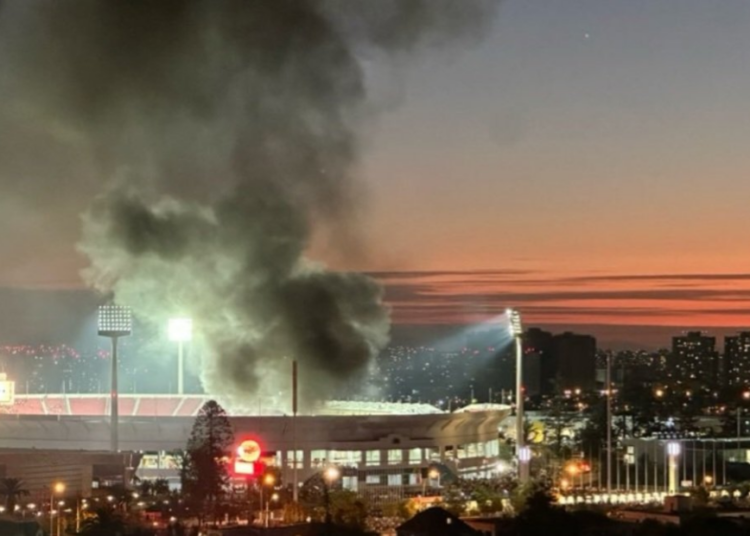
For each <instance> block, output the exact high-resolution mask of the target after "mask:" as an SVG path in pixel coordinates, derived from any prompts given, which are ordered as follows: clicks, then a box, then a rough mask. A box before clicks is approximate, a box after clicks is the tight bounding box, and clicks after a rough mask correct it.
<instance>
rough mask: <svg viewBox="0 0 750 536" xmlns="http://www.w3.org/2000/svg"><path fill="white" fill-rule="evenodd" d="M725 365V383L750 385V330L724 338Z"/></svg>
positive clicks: (723, 373)
mask: <svg viewBox="0 0 750 536" xmlns="http://www.w3.org/2000/svg"><path fill="white" fill-rule="evenodd" d="M723 365H724V366H723V367H722V368H723V370H722V379H723V383H724V384H725V385H750V331H741V332H740V333H738V334H737V335H735V336H731V337H730V336H728V337H725V338H724V362H723Z"/></svg>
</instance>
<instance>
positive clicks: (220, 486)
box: [182, 400, 234, 519]
mask: <svg viewBox="0 0 750 536" xmlns="http://www.w3.org/2000/svg"><path fill="white" fill-rule="evenodd" d="M233 443H234V433H233V432H232V425H231V424H230V423H229V419H228V418H227V414H226V412H225V411H224V409H223V408H222V407H221V406H220V405H219V404H218V403H217V402H216V401H214V400H209V401H208V402H206V403H205V404H204V405H203V407H202V408H201V409H200V412H199V413H198V416H197V417H196V418H195V423H194V424H193V429H192V431H191V432H190V438H189V439H188V444H187V448H186V449H185V457H184V460H183V466H182V480H183V490H184V491H185V494H186V495H187V496H188V498H189V499H190V500H191V502H192V503H193V504H194V505H195V508H196V509H197V511H198V512H199V516H200V515H201V514H209V515H212V516H213V517H214V519H216V515H217V511H218V507H219V502H220V500H221V498H222V496H223V494H224V489H225V487H226V485H227V483H228V480H229V475H228V473H227V468H226V462H225V460H226V458H227V457H228V456H229V454H230V449H231V447H232V444H233ZM201 517H202V516H201Z"/></svg>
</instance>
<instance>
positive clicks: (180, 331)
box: [167, 318, 193, 395]
mask: <svg viewBox="0 0 750 536" xmlns="http://www.w3.org/2000/svg"><path fill="white" fill-rule="evenodd" d="M167 331H168V333H169V340H170V341H172V342H176V343H177V393H178V394H181V395H182V394H185V358H184V350H183V346H184V343H186V342H190V341H191V340H192V338H193V321H192V320H191V319H190V318H170V319H169V325H168V327H167Z"/></svg>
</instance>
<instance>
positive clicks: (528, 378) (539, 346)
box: [523, 328, 557, 396]
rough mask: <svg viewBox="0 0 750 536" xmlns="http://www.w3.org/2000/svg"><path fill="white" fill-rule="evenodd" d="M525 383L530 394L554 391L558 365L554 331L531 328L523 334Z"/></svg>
mask: <svg viewBox="0 0 750 536" xmlns="http://www.w3.org/2000/svg"><path fill="white" fill-rule="evenodd" d="M523 351H524V357H523V358H524V370H523V375H524V385H526V389H527V392H528V394H529V395H530V396H534V395H538V394H542V395H547V394H550V393H551V392H552V387H553V380H554V379H555V375H556V374H557V366H556V364H555V360H554V356H553V355H552V333H550V332H549V331H544V330H543V329H539V328H529V329H527V330H526V332H525V333H524V334H523Z"/></svg>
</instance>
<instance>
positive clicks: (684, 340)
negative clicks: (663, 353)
mask: <svg viewBox="0 0 750 536" xmlns="http://www.w3.org/2000/svg"><path fill="white" fill-rule="evenodd" d="M669 369H670V374H671V375H672V377H673V378H674V379H675V380H679V381H683V382H691V381H696V382H701V383H702V384H707V385H711V386H716V385H717V384H718V380H719V355H718V353H717V352H716V337H709V336H707V335H703V333H701V332H700V331H689V332H688V333H686V334H685V335H682V336H679V337H672V356H671V363H670V366H669Z"/></svg>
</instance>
